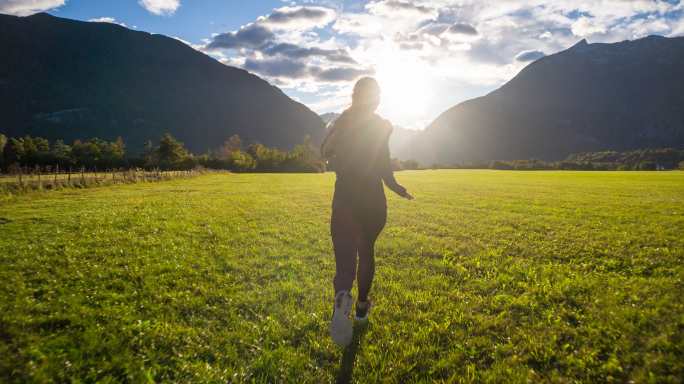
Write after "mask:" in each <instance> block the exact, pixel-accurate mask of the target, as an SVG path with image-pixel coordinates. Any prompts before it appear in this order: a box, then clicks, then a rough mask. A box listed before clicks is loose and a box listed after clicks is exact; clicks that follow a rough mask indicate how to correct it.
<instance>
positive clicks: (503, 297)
mask: <svg viewBox="0 0 684 384" xmlns="http://www.w3.org/2000/svg"><path fill="white" fill-rule="evenodd" d="M397 178H398V179H399V181H400V182H401V183H403V184H405V185H406V186H407V187H408V188H409V190H410V191H411V192H412V193H414V194H415V196H416V200H415V201H413V202H409V201H404V200H400V199H399V198H396V197H390V199H389V211H390V212H389V221H388V226H387V228H386V230H385V233H384V234H383V235H382V236H381V237H380V240H379V243H378V251H377V275H376V283H375V286H374V291H373V298H374V301H375V304H376V306H375V308H374V312H373V314H372V319H371V323H370V325H369V326H368V327H367V328H357V333H356V334H357V336H356V337H355V342H354V344H352V346H351V347H349V348H348V349H346V350H342V349H340V348H338V347H336V346H334V345H333V343H332V342H331V340H329V338H328V336H327V325H328V318H329V316H330V312H331V297H332V292H331V290H332V286H331V282H330V281H331V279H332V276H333V273H334V260H333V257H332V253H331V242H330V239H329V228H328V220H329V214H330V199H331V194H332V185H333V180H334V176H333V175H330V174H327V175H284V174H279V175H266V174H264V175H248V174H245V175H231V174H225V175H205V176H199V177H196V178H192V179H180V180H171V181H164V182H159V183H142V184H132V185H118V186H112V187H101V188H92V189H83V190H76V189H66V190H61V191H54V192H43V193H31V194H27V195H23V196H18V197H9V198H5V199H4V200H2V201H1V202H0V263H1V265H2V268H1V269H0V382H50V381H54V382H95V381H100V382H120V381H125V382H134V383H138V382H163V381H167V382H246V381H247V382H296V383H320V382H334V381H340V382H345V381H352V382H358V383H368V382H396V383H404V382H416V381H423V382H432V381H442V382H487V381H489V382H525V381H528V380H529V381H534V382H538V381H539V382H611V381H614V382H627V381H629V380H633V381H634V382H637V383H647V382H673V383H674V382H682V378H684V298H683V295H684V283H683V281H682V278H683V277H684V172H661V173H656V172H654V173H647V172H644V173H642V172H628V173H620V172H612V173H611V172H606V173H602V172H587V173H582V172H506V171H502V172H496V171H418V172H401V173H398V174H397Z"/></svg>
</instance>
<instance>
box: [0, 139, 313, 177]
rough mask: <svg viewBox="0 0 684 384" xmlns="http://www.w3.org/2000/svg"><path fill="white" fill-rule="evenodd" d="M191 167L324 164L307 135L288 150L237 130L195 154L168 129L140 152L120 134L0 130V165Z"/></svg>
mask: <svg viewBox="0 0 684 384" xmlns="http://www.w3.org/2000/svg"><path fill="white" fill-rule="evenodd" d="M196 167H205V168H211V169H225V170H231V171H236V172H323V171H324V170H325V163H324V162H323V161H322V160H321V158H320V157H319V154H318V149H317V148H316V147H314V146H313V145H312V143H311V140H310V139H309V138H308V137H307V138H305V140H304V142H303V143H302V144H300V145H298V146H296V147H295V148H294V149H293V150H291V151H284V150H280V149H277V148H270V147H267V146H265V145H262V144H258V143H254V144H249V145H246V146H245V145H243V143H242V140H241V139H240V137H239V136H238V135H234V136H232V137H230V138H229V139H228V140H226V141H225V142H224V143H223V145H221V146H220V147H219V148H218V149H216V150H213V151H209V152H207V153H204V154H200V155H196V154H193V153H191V152H190V151H189V150H187V149H186V148H185V146H184V145H183V143H182V142H180V141H178V140H177V139H176V138H174V137H173V136H171V135H170V134H164V135H163V136H162V137H161V138H160V140H159V143H158V144H157V145H154V144H153V143H152V142H151V141H148V142H146V143H145V145H144V149H143V151H142V153H137V154H129V153H128V152H127V151H126V145H125V143H124V141H123V139H121V138H118V139H116V140H114V141H106V140H102V139H97V138H93V139H88V140H83V141H82V140H76V141H74V142H73V143H72V144H70V145H69V144H66V143H64V141H63V140H56V141H54V142H52V143H51V142H50V141H48V140H47V139H44V138H41V137H31V136H24V137H17V138H15V137H12V138H7V137H6V136H5V135H2V134H0V169H2V170H4V171H6V172H13V170H16V169H17V168H20V169H26V168H29V169H35V168H39V169H44V170H45V169H50V170H57V169H60V170H67V169H86V170H105V169H121V168H142V169H161V170H189V169H193V168H196Z"/></svg>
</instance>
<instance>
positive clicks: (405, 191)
mask: <svg viewBox="0 0 684 384" xmlns="http://www.w3.org/2000/svg"><path fill="white" fill-rule="evenodd" d="M399 196H401V197H403V198H404V199H406V200H413V199H414V197H413V195H411V194H410V193H408V191H407V190H404V193H402V194H401V195H399Z"/></svg>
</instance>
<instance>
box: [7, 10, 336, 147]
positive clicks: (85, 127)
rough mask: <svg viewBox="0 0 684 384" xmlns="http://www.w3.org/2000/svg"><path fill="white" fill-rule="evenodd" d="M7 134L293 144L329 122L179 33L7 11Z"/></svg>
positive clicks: (213, 143)
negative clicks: (192, 45) (165, 135)
mask: <svg viewBox="0 0 684 384" xmlns="http://www.w3.org/2000/svg"><path fill="white" fill-rule="evenodd" d="M0 52H2V53H3V58H2V60H0V132H2V133H5V134H6V135H8V136H20V135H24V134H31V135H39V136H43V137H46V138H50V139H66V140H68V141H70V140H74V139H78V138H90V137H100V138H105V139H113V138H115V137H117V136H122V137H123V138H124V139H125V140H126V142H127V143H128V144H129V146H134V147H140V146H142V143H143V142H144V141H145V140H148V139H153V140H154V139H158V138H159V137H160V136H161V134H163V133H164V132H170V133H172V134H173V135H175V136H176V137H178V138H179V139H180V140H182V141H184V142H185V143H186V145H187V146H188V147H189V148H190V149H192V150H194V151H204V150H207V149H210V148H216V147H218V146H219V145H220V144H221V143H222V142H223V140H225V139H226V138H228V137H229V136H231V135H232V134H239V135H240V136H241V137H242V138H243V139H244V140H245V141H259V142H261V143H263V144H266V145H270V146H277V147H283V148H289V147H292V146H294V145H295V144H297V143H299V142H301V141H302V139H303V138H304V136H305V135H310V136H312V138H313V139H314V140H315V141H317V140H320V138H321V136H322V135H323V133H324V128H323V122H322V121H321V119H320V118H319V117H318V116H317V115H316V114H315V113H313V112H312V111H310V110H309V109H308V108H307V107H305V106H304V105H302V104H300V103H297V102H295V101H293V100H291V99H290V98H289V97H287V96H286V95H285V94H284V93H282V92H281V91H280V90H279V89H278V88H276V87H273V86H271V85H269V84H268V83H267V82H266V81H264V80H262V79H260V78H258V77H257V76H254V75H252V74H250V73H248V72H246V71H244V70H241V69H237V68H233V67H228V66H225V65H223V64H221V63H219V62H218V61H216V60H214V59H212V58H210V57H209V56H206V55H204V54H202V53H200V52H198V51H196V50H194V49H192V48H190V47H188V46H187V45H185V44H183V43H181V42H180V41H178V40H176V39H172V38H169V37H165V36H161V35H153V34H149V33H145V32H138V31H132V30H129V29H126V28H123V27H120V26H118V25H114V24H108V23H86V22H80V21H74V20H68V19H62V18H57V17H53V16H50V15H47V14H36V15H33V16H29V17H14V16H6V15H0Z"/></svg>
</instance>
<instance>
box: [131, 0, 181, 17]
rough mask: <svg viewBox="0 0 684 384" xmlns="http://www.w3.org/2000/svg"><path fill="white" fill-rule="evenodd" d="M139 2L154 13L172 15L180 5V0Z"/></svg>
mask: <svg viewBox="0 0 684 384" xmlns="http://www.w3.org/2000/svg"><path fill="white" fill-rule="evenodd" d="M139 4H140V5H141V6H142V7H143V8H145V9H147V10H148V11H149V12H151V13H154V14H155V15H173V14H174V13H176V10H177V9H178V7H180V0H140V1H139Z"/></svg>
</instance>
